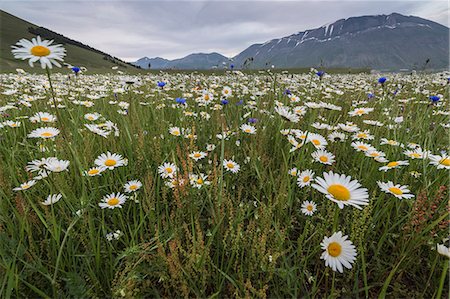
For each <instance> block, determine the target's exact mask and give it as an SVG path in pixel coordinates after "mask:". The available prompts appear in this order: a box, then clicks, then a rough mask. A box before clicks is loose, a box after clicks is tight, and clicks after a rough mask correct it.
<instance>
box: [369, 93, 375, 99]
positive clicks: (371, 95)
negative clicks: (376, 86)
mask: <svg viewBox="0 0 450 299" xmlns="http://www.w3.org/2000/svg"><path fill="white" fill-rule="evenodd" d="M374 97H375V95H374V94H373V93H371V92H369V94H368V95H367V98H369V99H372V98H374Z"/></svg>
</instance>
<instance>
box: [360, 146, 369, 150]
mask: <svg viewBox="0 0 450 299" xmlns="http://www.w3.org/2000/svg"><path fill="white" fill-rule="evenodd" d="M358 148H359V149H360V150H362V151H367V150H368V148H367V146H364V145H360V146H358Z"/></svg>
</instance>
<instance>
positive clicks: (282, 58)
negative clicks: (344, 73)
mask: <svg viewBox="0 0 450 299" xmlns="http://www.w3.org/2000/svg"><path fill="white" fill-rule="evenodd" d="M133 64H135V65H137V66H140V67H141V68H145V69H147V68H150V69H212V68H222V67H223V66H226V67H229V66H230V65H233V66H234V67H235V68H238V69H246V68H248V69H262V68H267V67H270V66H271V65H274V66H275V67H276V68H300V67H323V68H372V69H386V70H399V69H422V68H427V69H448V66H449V28H448V27H446V26H443V25H441V24H438V23H436V22H433V21H430V20H426V19H423V18H419V17H415V16H404V15H401V14H398V13H392V14H390V15H376V16H361V17H352V18H348V19H341V20H338V21H336V22H334V23H332V24H328V25H324V26H322V27H319V28H316V29H311V30H306V31H302V32H298V33H295V34H292V35H290V36H286V37H282V38H277V39H273V40H270V41H267V42H265V43H262V44H254V45H251V46H250V47H248V48H247V49H245V50H244V51H242V52H241V53H239V54H238V55H236V56H235V57H232V58H227V57H225V56H223V55H221V54H219V53H209V54H204V53H198V54H191V55H188V56H186V57H183V58H180V59H175V60H167V59H164V58H160V57H157V58H148V57H144V58H141V59H139V60H138V61H136V62H133Z"/></svg>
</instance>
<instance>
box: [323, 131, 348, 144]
mask: <svg viewBox="0 0 450 299" xmlns="http://www.w3.org/2000/svg"><path fill="white" fill-rule="evenodd" d="M345 139H347V136H346V135H345V134H344V133H341V132H333V133H331V134H330V135H328V140H330V141H331V142H336V141H341V142H342V141H344V140H345Z"/></svg>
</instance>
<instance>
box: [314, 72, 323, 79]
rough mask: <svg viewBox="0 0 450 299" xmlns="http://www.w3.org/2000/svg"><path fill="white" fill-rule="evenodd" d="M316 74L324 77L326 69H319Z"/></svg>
mask: <svg viewBox="0 0 450 299" xmlns="http://www.w3.org/2000/svg"><path fill="white" fill-rule="evenodd" d="M316 75H317V76H319V77H320V78H322V77H323V75H325V72H324V71H318V72H317V73H316Z"/></svg>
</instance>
